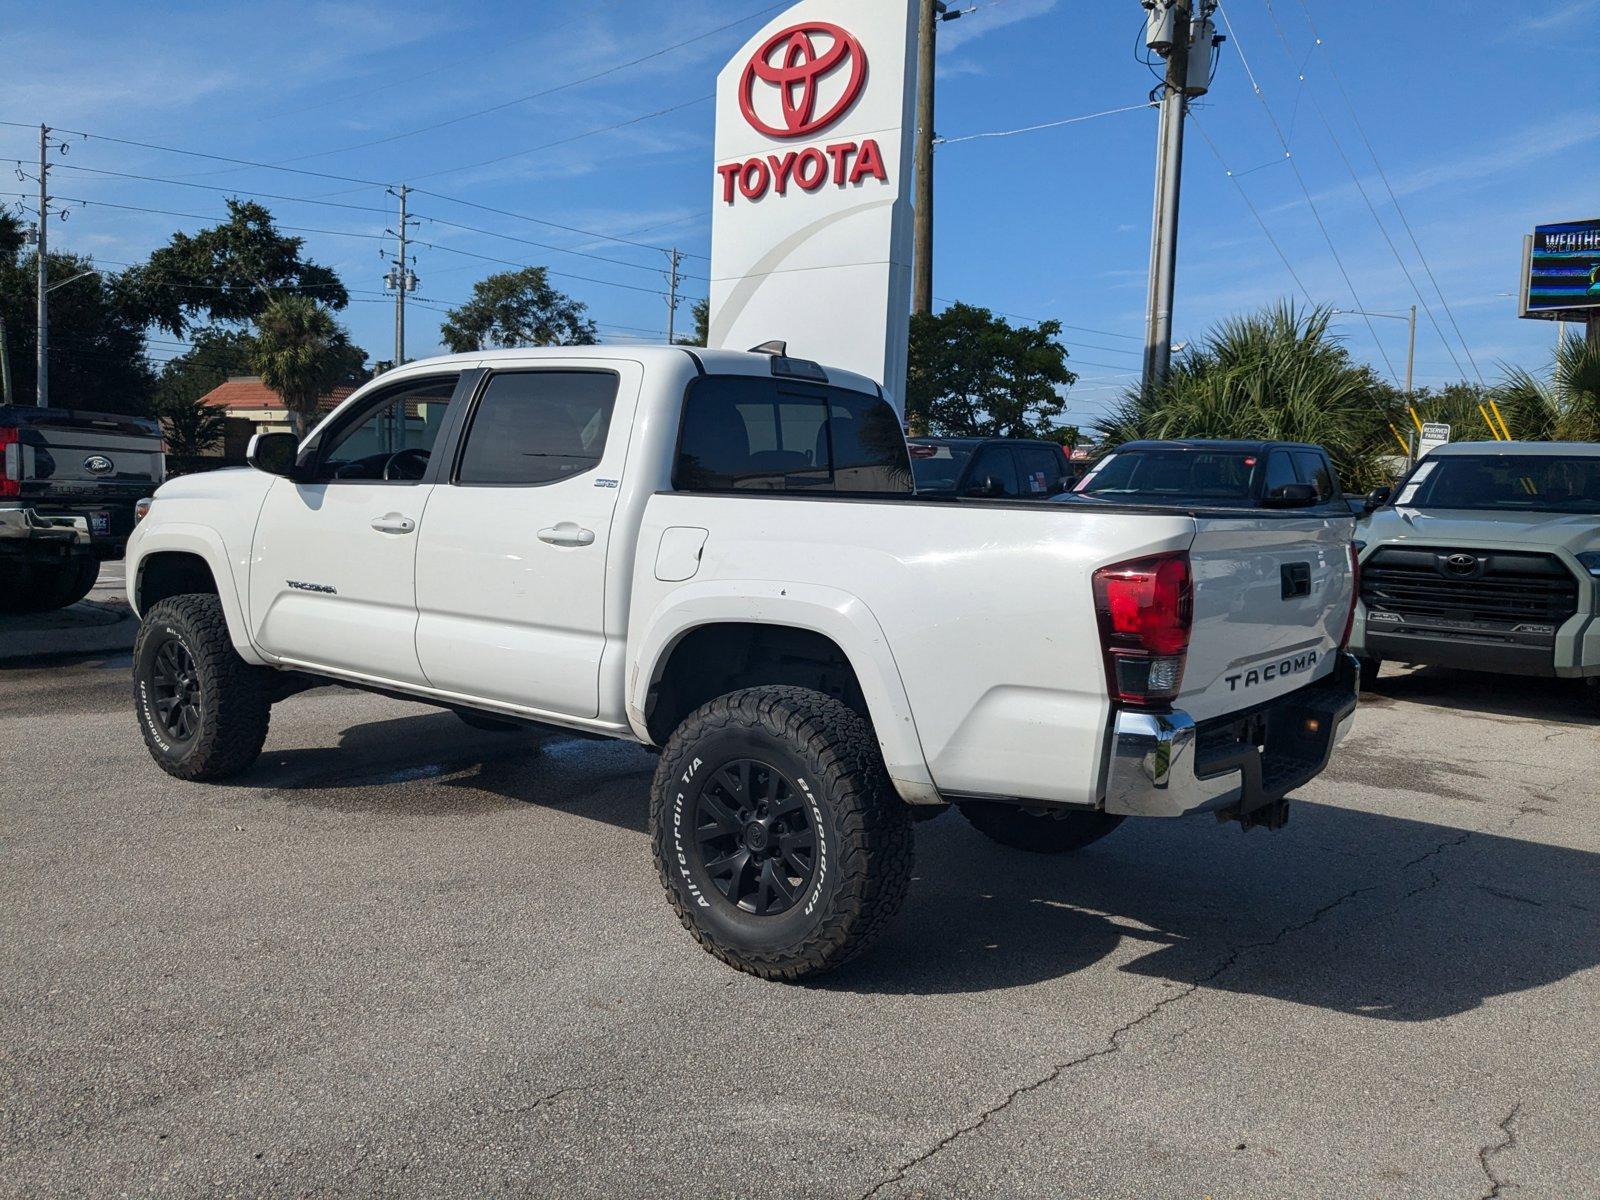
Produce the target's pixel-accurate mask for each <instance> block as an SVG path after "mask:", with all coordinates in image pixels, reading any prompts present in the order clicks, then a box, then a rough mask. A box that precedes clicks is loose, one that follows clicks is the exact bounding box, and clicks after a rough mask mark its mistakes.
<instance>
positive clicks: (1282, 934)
mask: <svg viewBox="0 0 1600 1200" xmlns="http://www.w3.org/2000/svg"><path fill="white" fill-rule="evenodd" d="M1470 837H1472V831H1471V830H1468V831H1466V832H1465V833H1463V834H1462V835H1461V836H1460V837H1458V838H1450V839H1448V840H1447V841H1444V842H1441V843H1440V844H1439V845H1437V846H1435V847H1433V848H1432V849H1431V850H1429V851H1427V852H1426V853H1424V854H1420V855H1418V856H1417V857H1416V858H1414V859H1412V860H1411V861H1410V862H1407V863H1403V864H1401V866H1400V867H1399V868H1398V869H1397V870H1396V872H1395V874H1397V875H1398V874H1400V873H1402V872H1404V871H1408V870H1410V869H1411V868H1412V867H1416V866H1420V865H1421V864H1422V863H1425V862H1427V861H1428V860H1429V859H1432V858H1436V857H1438V856H1439V855H1441V854H1443V853H1444V852H1445V851H1446V850H1449V849H1450V848H1451V847H1454V846H1459V845H1461V844H1462V843H1464V842H1466V841H1467V840H1468V839H1469V838H1470ZM1429 874H1430V875H1431V876H1432V879H1431V881H1430V882H1428V883H1425V884H1423V885H1422V886H1421V887H1418V888H1416V889H1414V890H1412V891H1411V892H1409V893H1407V896H1406V898H1407V899H1409V898H1410V897H1411V896H1416V895H1418V894H1420V893H1422V892H1425V891H1428V890H1430V889H1431V888H1433V887H1436V886H1438V884H1439V883H1440V882H1441V877H1440V876H1439V874H1438V873H1437V872H1435V871H1429ZM1386 883H1387V881H1385V882H1384V883H1372V884H1367V885H1365V886H1363V887H1358V888H1351V889H1350V890H1349V891H1348V892H1345V893H1344V894H1343V895H1341V896H1338V897H1337V898H1335V899H1333V900H1330V901H1329V902H1328V903H1326V904H1324V905H1323V906H1322V907H1321V908H1318V909H1317V910H1316V911H1315V912H1313V913H1312V914H1311V915H1310V916H1309V917H1306V918H1305V919H1304V920H1302V921H1297V922H1295V923H1294V924H1292V925H1285V926H1284V927H1283V928H1282V929H1280V930H1278V932H1277V933H1275V934H1273V935H1272V936H1271V937H1270V938H1265V939H1263V940H1261V941H1256V942H1246V943H1244V944H1243V945H1240V946H1235V947H1233V949H1231V950H1229V951H1228V953H1227V954H1226V955H1224V956H1223V958H1222V961H1221V962H1219V963H1218V964H1217V965H1216V966H1215V967H1214V968H1212V969H1211V970H1210V971H1209V972H1207V973H1206V974H1205V975H1201V976H1199V977H1197V978H1196V979H1194V980H1193V981H1192V982H1190V983H1187V984H1185V985H1183V987H1182V989H1181V990H1179V991H1177V992H1174V993H1173V994H1172V995H1169V996H1163V997H1162V998H1161V999H1160V1000H1159V1001H1157V1002H1156V1003H1155V1004H1153V1005H1151V1006H1150V1007H1149V1008H1147V1009H1145V1010H1144V1011H1143V1012H1142V1013H1140V1014H1139V1015H1138V1016H1136V1017H1134V1018H1133V1019H1132V1020H1130V1021H1127V1022H1125V1023H1124V1024H1122V1025H1119V1026H1118V1027H1117V1028H1116V1029H1114V1030H1112V1032H1111V1036H1110V1037H1108V1038H1107V1039H1106V1042H1105V1044H1104V1045H1103V1046H1100V1047H1098V1048H1096V1049H1094V1050H1091V1051H1089V1052H1088V1053H1086V1054H1080V1055H1078V1056H1077V1057H1076V1058H1071V1059H1068V1060H1066V1061H1065V1062H1061V1063H1057V1064H1056V1065H1055V1066H1053V1067H1051V1068H1050V1070H1048V1071H1046V1072H1045V1073H1044V1074H1043V1075H1041V1076H1040V1077H1039V1078H1038V1079H1035V1080H1033V1081H1032V1082H1031V1083H1025V1084H1023V1085H1022V1086H1020V1087H1017V1088H1014V1089H1012V1090H1011V1091H1010V1092H1008V1093H1007V1094H1006V1096H1005V1098H1004V1099H1003V1100H1001V1101H1000V1102H999V1103H998V1104H994V1105H992V1106H990V1107H989V1108H986V1109H984V1110H983V1111H982V1112H981V1113H979V1114H978V1116H977V1117H976V1119H974V1120H971V1121H968V1122H967V1123H966V1124H965V1125H961V1126H958V1127H957V1128H955V1129H953V1130H952V1131H951V1132H949V1133H948V1134H946V1135H945V1136H944V1137H942V1138H940V1139H939V1140H938V1141H937V1142H935V1143H934V1144H933V1145H932V1146H930V1147H929V1148H928V1149H926V1150H924V1151H923V1152H922V1153H920V1154H918V1155H916V1156H915V1157H914V1158H911V1159H909V1160H908V1161H906V1162H904V1163H902V1164H901V1165H900V1166H898V1167H896V1168H895V1169H894V1171H893V1173H891V1174H890V1175H888V1176H886V1177H884V1178H883V1179H880V1180H879V1181H878V1182H877V1183H875V1184H873V1185H872V1186H871V1187H870V1188H868V1189H867V1190H866V1191H865V1192H863V1193H861V1196H860V1197H859V1200H873V1197H876V1196H877V1195H878V1194H879V1193H880V1192H882V1191H883V1189H884V1188H887V1187H892V1186H893V1185H894V1184H897V1183H904V1182H905V1179H906V1176H907V1175H909V1174H910V1173H911V1172H912V1171H914V1170H916V1169H917V1168H918V1167H920V1166H921V1165H923V1164H924V1163H926V1162H927V1161H928V1160H930V1159H932V1158H935V1157H937V1156H938V1155H940V1154H942V1153H943V1152H944V1151H945V1150H947V1149H949V1148H950V1147H951V1146H952V1145H954V1144H955V1143H956V1142H958V1141H960V1140H961V1139H962V1138H964V1137H966V1136H967V1135H968V1134H970V1133H976V1132H977V1131H978V1130H980V1129H982V1128H983V1127H984V1126H986V1125H988V1124H989V1122H990V1121H992V1120H993V1119H994V1118H995V1117H997V1116H999V1115H1000V1114H1001V1113H1003V1112H1005V1111H1006V1110H1007V1109H1008V1108H1010V1107H1011V1106H1012V1105H1013V1104H1015V1103H1016V1102H1017V1101H1018V1100H1020V1099H1021V1098H1022V1097H1024V1096H1027V1095H1029V1094H1031V1093H1033V1092H1036V1091H1038V1090H1039V1089H1040V1088H1043V1087H1047V1086H1049V1085H1050V1084H1052V1083H1054V1082H1055V1081H1056V1080H1058V1079H1060V1078H1061V1077H1062V1076H1063V1075H1065V1074H1066V1073H1067V1072H1068V1071H1072V1070H1075V1069H1077V1068H1078V1067H1081V1066H1083V1065H1085V1064H1086V1063H1091V1062H1094V1061H1095V1060H1096V1059H1100V1058H1106V1057H1109V1056H1110V1055H1113V1054H1117V1053H1119V1052H1120V1051H1121V1050H1122V1039H1123V1038H1124V1037H1126V1036H1127V1035H1129V1034H1130V1033H1132V1032H1133V1031H1135V1030H1136V1029H1138V1028H1139V1027H1140V1026H1142V1025H1144V1024H1146V1023H1147V1022H1149V1021H1151V1020H1153V1019H1154V1018H1155V1017H1156V1016H1157V1015H1159V1014H1160V1013H1161V1012H1162V1010H1164V1009H1166V1008H1168V1007H1169V1006H1171V1005H1174V1004H1177V1003H1180V1002H1181V1001H1183V1000H1187V999H1188V998H1189V997H1190V996H1192V995H1194V994H1195V993H1196V992H1198V991H1199V990H1200V989H1201V988H1203V987H1205V986H1206V985H1207V984H1209V983H1213V982H1215V981H1216V980H1217V979H1218V978H1220V977H1221V976H1222V975H1224V974H1226V973H1227V972H1228V971H1229V970H1230V969H1232V968H1233V966H1234V965H1235V964H1237V963H1238V961H1239V959H1240V958H1242V957H1243V956H1244V955H1246V954H1250V953H1252V952H1254V951H1257V950H1266V949H1270V948H1271V947H1273V946H1276V945H1278V944H1279V943H1280V942H1282V941H1283V939H1284V938H1286V937H1290V936H1291V935H1293V934H1296V933H1300V932H1302V931H1303V930H1306V929H1309V928H1311V926H1313V925H1315V924H1317V923H1318V922H1320V921H1321V920H1322V919H1323V918H1324V917H1326V916H1327V915H1328V914H1329V913H1331V912H1333V911H1334V910H1335V909H1337V908H1339V907H1340V906H1341V905H1344V904H1346V903H1348V902H1349V901H1351V900H1354V899H1356V898H1357V897H1358V896H1363V895H1366V894H1367V893H1368V892H1375V891H1378V890H1380V889H1381V888H1383V887H1384V886H1386ZM1171 1040H1172V1041H1176V1038H1175V1037H1174V1038H1173V1039H1171ZM1520 1108H1521V1105H1520V1104H1519V1105H1518V1108H1517V1109H1515V1110H1513V1111H1512V1114H1511V1117H1508V1118H1507V1122H1509V1121H1510V1120H1511V1119H1512V1118H1514V1117H1515V1116H1516V1113H1517V1111H1519V1110H1520ZM1502 1128H1504V1124H1503V1125H1502ZM1507 1133H1508V1135H1509V1134H1510V1131H1509V1130H1507ZM1511 1136H1512V1138H1513V1141H1512V1143H1511V1144H1515V1137H1514V1135H1511ZM1498 1149H1504V1147H1497V1148H1493V1149H1491V1151H1490V1152H1491V1153H1493V1152H1497V1150H1498ZM1480 1157H1482V1156H1481V1155H1480ZM1484 1170H1485V1173H1487V1172H1488V1167H1487V1164H1485V1167H1484ZM1493 1179H1494V1177H1493V1176H1492V1175H1491V1176H1490V1180H1491V1182H1493ZM1496 1187H1497V1190H1495V1191H1494V1192H1492V1193H1490V1196H1491V1197H1498V1196H1499V1195H1500V1192H1499V1191H1498V1187H1499V1185H1498V1184H1497V1185H1496Z"/></svg>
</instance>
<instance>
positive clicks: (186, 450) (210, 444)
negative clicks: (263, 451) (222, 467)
mask: <svg viewBox="0 0 1600 1200" xmlns="http://www.w3.org/2000/svg"><path fill="white" fill-rule="evenodd" d="M155 412H156V417H157V418H158V419H159V420H160V422H161V432H162V433H163V434H164V435H165V436H166V439H167V452H168V453H169V454H173V455H177V456H179V457H183V458H192V457H197V456H199V455H202V454H209V453H210V452H211V451H213V450H215V449H217V448H218V446H219V444H220V443H221V442H222V440H223V435H224V434H226V433H227V431H228V414H227V412H226V411H224V410H223V409H220V408H218V407H217V406H216V405H214V404H207V403H206V402H205V401H204V400H202V399H200V397H198V396H193V397H191V396H184V395H178V394H173V395H167V396H163V397H161V398H159V399H157V400H156V402H155Z"/></svg>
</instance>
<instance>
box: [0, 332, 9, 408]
mask: <svg viewBox="0 0 1600 1200" xmlns="http://www.w3.org/2000/svg"><path fill="white" fill-rule="evenodd" d="M10 403H11V345H10V343H9V342H7V341H6V319H5V316H4V315H0V404H10Z"/></svg>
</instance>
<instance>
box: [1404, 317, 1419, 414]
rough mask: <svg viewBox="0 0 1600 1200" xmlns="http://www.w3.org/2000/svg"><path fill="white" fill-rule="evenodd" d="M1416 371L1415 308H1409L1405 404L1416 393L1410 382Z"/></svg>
mask: <svg viewBox="0 0 1600 1200" xmlns="http://www.w3.org/2000/svg"><path fill="white" fill-rule="evenodd" d="M1416 369H1417V306H1416V305H1415V304H1413V305H1412V306H1411V336H1410V337H1409V338H1408V339H1407V341H1406V403H1407V404H1409V403H1410V402H1411V399H1412V397H1414V396H1415V395H1416V394H1417V393H1416V390H1415V389H1414V388H1413V387H1412V386H1411V380H1412V377H1413V375H1415V373H1416Z"/></svg>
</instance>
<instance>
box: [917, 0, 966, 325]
mask: <svg viewBox="0 0 1600 1200" xmlns="http://www.w3.org/2000/svg"><path fill="white" fill-rule="evenodd" d="M967 11H968V10H966V9H957V10H955V11H954V12H952V11H950V7H949V6H948V5H947V4H945V2H944V0H920V4H919V9H918V19H917V145H916V168H917V194H916V201H915V203H916V214H915V217H916V226H915V228H916V233H915V235H914V237H915V245H914V251H913V255H912V262H913V263H914V264H915V265H914V267H913V270H912V283H911V311H912V312H914V313H931V312H932V311H933V145H934V140H935V138H936V137H937V131H936V130H935V128H934V93H935V91H936V90H937V72H938V64H939V26H940V24H941V23H942V22H945V21H955V20H959V19H960V18H961V17H963V16H965V15H966V13H967Z"/></svg>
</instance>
